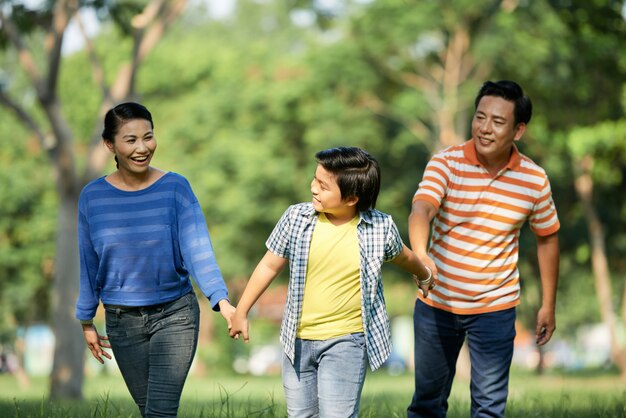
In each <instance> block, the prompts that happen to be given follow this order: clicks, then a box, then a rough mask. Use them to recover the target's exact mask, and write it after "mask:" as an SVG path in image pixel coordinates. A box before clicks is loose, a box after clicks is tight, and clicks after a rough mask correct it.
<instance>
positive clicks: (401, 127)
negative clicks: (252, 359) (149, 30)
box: [0, 0, 626, 357]
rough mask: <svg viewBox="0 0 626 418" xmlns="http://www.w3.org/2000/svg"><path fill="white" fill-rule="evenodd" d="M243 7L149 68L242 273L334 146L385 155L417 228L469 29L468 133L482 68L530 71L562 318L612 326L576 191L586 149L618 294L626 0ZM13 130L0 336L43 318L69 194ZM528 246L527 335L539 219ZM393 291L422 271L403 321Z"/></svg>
mask: <svg viewBox="0 0 626 418" xmlns="http://www.w3.org/2000/svg"><path fill="white" fill-rule="evenodd" d="M108 3H109V2H102V1H97V2H91V3H90V4H93V5H94V7H96V8H97V9H98V11H99V16H100V17H101V18H102V19H103V21H105V25H104V26H103V30H102V32H101V33H100V36H98V38H97V39H95V40H94V42H95V46H96V49H97V50H98V52H100V53H102V56H103V65H104V69H105V77H106V80H107V82H108V83H110V82H111V81H112V80H113V78H114V77H115V73H114V71H115V69H116V68H117V66H118V65H119V63H120V62H121V61H122V60H123V59H124V57H126V56H127V55H128V53H129V50H130V48H131V44H130V42H129V41H128V40H127V39H126V38H125V37H124V36H123V30H119V29H118V28H119V27H118V26H113V25H109V24H108V23H106V22H110V21H111V19H112V18H116V19H118V20H124V19H125V18H124V16H126V15H125V14H124V13H126V12H127V11H128V10H130V9H126V11H124V10H122V9H119V10H117V11H115V10H113V9H109V6H111V7H112V5H113V4H112V3H111V4H108ZM122 3H125V4H126V5H127V6H128V7H130V8H137V7H139V6H141V5H143V4H145V2H143V1H134V2H121V3H120V4H119V5H118V6H120V7H122V6H123V5H122ZM237 3H238V8H237V11H236V13H235V14H234V15H233V16H231V17H229V18H227V19H224V20H220V21H216V20H212V19H211V18H210V16H208V15H207V13H206V12H205V11H204V10H203V9H201V8H200V7H198V8H197V9H193V10H190V11H189V13H188V14H187V16H185V17H184V19H182V20H181V22H179V23H178V24H177V25H175V26H174V27H173V28H172V30H171V32H170V33H168V37H167V38H165V39H164V40H163V42H162V44H160V45H159V48H158V49H157V50H155V51H154V53H153V54H151V55H150V56H149V57H148V59H147V61H146V64H145V66H143V67H142V69H141V71H140V74H139V75H138V83H139V84H138V91H139V92H140V95H139V97H138V100H140V101H142V102H143V103H145V104H146V105H147V106H148V108H149V109H150V110H151V111H152V113H153V116H154V121H155V132H156V138H157V140H158V144H159V148H158V151H157V154H156V156H155V160H154V164H155V165H156V166H157V167H159V168H162V169H165V170H172V171H177V172H179V173H181V174H183V175H185V176H186V177H187V178H188V179H189V180H190V182H191V184H192V186H193V188H194V191H195V193H196V194H197V196H198V198H199V200H200V202H201V204H202V205H203V209H204V212H205V215H206V218H207V221H208V224H209V228H210V230H211V235H212V238H213V244H214V247H215V251H216V254H217V257H218V261H219V263H220V266H221V268H222V271H223V273H224V274H225V277H226V278H227V281H228V282H229V283H232V281H234V280H235V279H241V278H245V277H248V276H249V275H250V273H251V272H252V270H253V268H254V266H255V265H256V263H257V262H258V260H259V259H260V258H261V256H262V254H263V253H264V251H265V247H264V242H265V240H266V238H267V236H268V235H269V234H270V232H271V230H272V228H273V227H274V225H275V223H276V221H277V220H278V218H279V217H280V215H281V214H282V212H283V211H284V210H285V209H286V208H287V206H288V205H290V204H293V203H296V202H300V201H305V200H308V199H309V198H310V197H309V194H310V192H309V184H310V179H311V176H312V173H313V171H314V168H315V161H314V154H315V152H317V151H319V150H321V149H324V148H328V147H332V146H337V145H355V146H360V147H363V148H365V149H367V150H368V151H370V152H371V153H372V154H373V155H374V156H376V157H377V159H378V160H379V161H380V163H381V167H382V176H383V188H382V191H381V195H380V198H379V202H378V208H379V209H381V210H382V211H384V212H387V213H390V214H391V215H392V216H393V217H394V219H395V221H396V223H397V225H398V227H399V229H400V231H401V233H402V235H403V237H404V238H405V240H406V239H407V238H408V235H407V217H408V212H409V209H410V202H411V197H412V195H413V193H414V192H415V190H416V188H417V185H418V183H419V181H420V179H421V176H422V171H423V168H424V166H425V164H426V162H427V161H428V159H429V157H430V152H431V150H433V149H435V148H436V147H435V146H434V144H435V143H436V142H437V135H436V132H437V128H438V123H439V122H438V121H437V120H436V119H435V118H434V117H433V111H434V109H436V107H437V106H438V105H439V104H440V103H439V102H438V100H439V99H440V98H441V96H442V94H443V93H444V92H445V89H444V87H443V86H444V83H442V82H441V81H442V78H443V75H442V73H441V68H442V65H443V64H444V63H445V60H446V57H445V56H444V54H443V50H444V49H443V48H444V47H445V46H446V45H448V44H449V43H450V42H451V40H452V39H453V37H454V34H455V31H457V30H458V29H464V30H466V33H467V35H468V39H467V42H468V43H469V44H468V55H467V56H466V59H467V60H468V61H469V64H470V65H468V67H467V68H468V70H467V73H466V74H460V75H458V76H459V77H460V78H461V80H462V83H461V84H460V87H459V89H458V91H456V92H455V93H456V94H457V96H458V101H459V110H458V114H457V115H456V117H457V119H456V122H455V123H456V126H455V128H456V130H457V131H458V132H460V133H467V131H468V129H467V124H468V122H469V119H470V115H471V112H472V108H473V103H472V101H473V97H474V94H475V92H476V89H477V88H478V86H479V85H480V83H481V82H482V81H484V79H485V78H488V79H493V80H495V79H504V78H507V79H515V80H517V81H519V82H520V83H521V84H522V85H523V86H524V88H525V89H526V91H527V92H528V93H529V95H530V96H531V98H532V99H533V104H534V116H533V121H532V122H531V124H530V126H529V131H528V132H527V134H526V135H525V137H524V139H523V140H522V141H521V144H520V148H521V150H522V152H524V153H525V154H527V155H528V156H530V157H531V158H533V159H534V160H535V161H537V162H538V163H539V164H540V165H542V166H543V167H545V169H546V171H547V172H548V174H549V176H550V179H551V183H552V187H553V193H554V198H555V201H556V203H557V207H558V209H559V217H560V220H561V224H562V229H561V232H560V236H561V243H562V259H563V263H562V279H561V282H560V285H559V299H558V303H559V307H558V312H559V327H563V329H567V330H569V329H571V328H573V327H574V326H576V325H577V324H579V323H582V322H588V321H590V320H597V318H598V314H597V306H596V302H595V298H594V295H593V288H592V286H591V283H592V278H591V276H590V272H589V270H590V269H589V254H590V249H589V243H588V238H587V232H586V224H585V221H584V216H583V213H582V210H581V208H580V206H579V205H578V204H577V197H576V194H575V191H574V188H573V174H572V173H573V172H574V171H575V168H576V165H577V161H578V159H580V158H582V157H583V156H585V155H592V156H593V158H594V161H595V163H594V171H593V175H594V180H595V181H596V189H595V192H596V195H595V201H596V203H597V208H598V210H599V213H600V216H601V220H602V222H603V223H604V225H605V226H606V228H605V229H606V232H607V236H606V241H607V251H608V255H609V257H610V259H609V263H610V266H611V269H612V272H613V277H614V281H615V289H616V291H618V292H619V291H621V289H622V288H623V283H622V282H623V280H622V279H623V276H624V272H625V271H626V263H625V262H624V260H623V257H622V254H624V252H626V230H624V222H623V221H622V220H623V219H624V217H625V216H626V206H625V205H623V198H622V196H624V194H625V193H626V190H624V188H625V187H626V186H625V185H624V184H623V183H624V182H623V177H624V168H625V166H626V164H625V161H626V147H625V146H624V144H625V143H626V140H625V136H626V125H625V124H624V118H625V108H626V88H625V87H626V86H625V85H624V80H625V79H626V58H625V57H626V43H624V42H623V39H625V38H626V29H625V27H626V23H625V22H624V19H623V16H620V15H619V13H620V11H621V10H623V6H624V2H623V1H593V2H586V1H582V0H581V1H568V2H562V1H558V0H554V1H547V0H546V1H531V2H529V1H526V2H515V1H513V2H509V1H506V2H500V1H489V0H480V1H476V0H471V1H470V0H467V1H466V0H457V1H454V2H434V1H406V0H378V1H371V2H362V1H346V2H339V3H338V4H339V6H338V7H337V8H336V9H333V10H328V9H325V8H324V7H322V6H321V5H320V4H321V3H320V2H310V1H291V2H281V1H264V2H259V1H252V0H249V1H243V0H241V1H238V2H237ZM115 5H117V3H115ZM294 8H298V9H299V10H301V11H308V12H310V13H313V14H314V15H315V16H316V17H317V18H318V20H317V22H318V25H317V26H306V25H304V26H298V25H296V24H295V23H294V22H293V20H292V19H291V16H292V14H291V12H292V11H293V9H294ZM26 42H27V43H28V45H38V46H39V45H41V44H42V39H41V37H40V36H39V35H38V34H36V33H33V34H31V35H28V36H27V37H26ZM37 50H39V51H41V48H37ZM36 59H37V60H43V59H44V57H43V52H39V53H38V54H37V55H36ZM0 63H1V64H2V68H3V73H4V74H5V75H10V79H9V82H8V83H6V84H3V88H7V89H8V91H9V92H10V93H11V94H12V95H13V96H14V97H19V98H20V100H19V102H20V104H21V105H22V106H24V107H25V108H27V109H28V110H29V111H33V112H34V117H35V118H36V119H37V120H43V118H41V115H39V114H38V113H37V111H36V110H35V109H33V106H34V105H33V102H34V97H33V93H32V90H30V89H29V88H28V81H27V80H26V78H25V76H24V75H22V74H21V73H20V72H19V71H17V56H16V54H15V52H14V51H11V50H6V51H4V52H3V53H2V56H0ZM89 66H90V64H89V61H88V58H87V54H86V53H85V52H80V53H77V54H73V55H70V56H65V57H64V58H63V65H62V71H61V79H60V97H61V101H62V103H63V107H64V110H65V111H66V114H67V115H68V122H69V124H70V125H71V127H72V130H73V133H74V136H75V145H76V154H77V155H82V152H83V151H84V150H85V148H86V146H87V144H88V140H89V139H90V136H91V135H92V134H93V133H94V132H96V133H97V132H98V129H99V127H98V126H94V123H93V121H94V118H95V116H96V114H97V112H98V110H99V109H98V106H99V103H100V99H101V97H100V94H101V93H100V89H99V88H98V87H97V86H96V83H95V82H94V81H93V80H92V77H91V74H90V73H89V71H88V68H89ZM420 77H422V81H423V80H427V81H437V82H438V84H437V86H439V87H438V88H440V89H441V91H440V92H438V94H433V93H432V92H430V91H428V90H427V89H425V88H423V87H420V86H423V85H424V84H420V82H419V78H420ZM5 78H6V77H5ZM416 80H418V81H416ZM420 124H421V125H420ZM417 125H420V126H422V128H423V129H418V128H416V126H417ZM0 138H2V140H3V149H2V151H0V159H1V161H2V163H3V164H2V165H1V167H2V168H0V179H1V181H2V184H3V185H6V186H5V187H3V188H2V189H1V190H0V197H2V202H3V204H2V205H1V207H0V211H1V214H2V215H3V216H2V217H0V219H1V220H0V276H1V278H0V301H1V302H2V303H0V333H4V334H3V335H9V334H10V332H11V330H13V329H14V328H15V326H16V325H17V324H18V323H26V322H29V321H34V320H40V319H45V317H46V314H45V312H47V303H48V302H47V301H48V300H49V298H50V286H49V274H50V271H51V268H50V263H51V261H50V260H51V259H52V253H53V251H54V241H53V239H54V229H55V220H56V219H55V216H54V214H55V213H56V205H57V203H56V201H55V197H54V186H53V182H52V179H51V177H52V176H53V173H51V172H50V171H51V170H48V169H47V168H46V167H47V166H46V164H45V156H44V155H43V153H42V150H41V149H39V148H38V146H37V145H35V144H36V141H35V140H34V139H32V138H30V137H29V134H28V133H27V132H25V131H24V130H23V129H22V128H21V127H20V126H18V124H17V122H16V120H15V119H14V118H12V117H11V116H10V114H9V113H8V112H2V113H0ZM5 138H8V140H5ZM82 164H85V162H84V161H79V165H82ZM112 167H113V166H112V165H111V166H109V170H111V169H112ZM520 240H521V253H520V263H521V269H522V280H523V287H524V290H523V293H522V295H523V303H522V305H521V307H520V313H521V316H522V317H523V318H525V322H526V324H527V326H528V325H529V324H532V322H533V320H534V315H535V312H536V309H537V306H538V304H539V303H540V298H539V280H538V274H537V271H538V270H537V265H536V261H534V260H535V259H536V255H535V243H534V237H533V236H532V234H531V233H530V232H529V231H527V230H526V231H525V232H524V233H523V234H522V236H521V238H520ZM285 278H286V275H285V274H283V276H282V278H281V279H282V280H284V279H285ZM407 282H408V284H407ZM388 283H393V284H395V283H398V284H399V287H398V288H400V287H401V286H403V285H406V286H409V285H411V283H410V278H408V277H407V276H406V275H405V274H404V273H402V272H400V271H398V270H397V269H394V268H386V269H385V285H386V289H389V291H390V294H389V295H388V297H387V300H388V303H389V301H390V300H392V301H393V302H392V303H389V305H390V310H392V314H394V315H395V314H396V313H398V314H400V313H402V311H403V309H404V308H405V307H406V306H408V308H409V310H410V306H412V301H410V299H411V298H412V296H414V293H413V292H408V291H406V292H398V293H395V292H396V291H395V290H394V289H396V287H394V286H387V284H388ZM580 289H584V291H582V292H581V291H580ZM400 293H402V295H400ZM407 295H410V297H408V296H407ZM401 296H407V297H405V298H402V297H401ZM33 308H36V309H33ZM560 329H561V328H560ZM219 355H221V354H219V353H217V354H216V353H208V354H207V356H209V357H211V356H214V357H217V356H219Z"/></svg>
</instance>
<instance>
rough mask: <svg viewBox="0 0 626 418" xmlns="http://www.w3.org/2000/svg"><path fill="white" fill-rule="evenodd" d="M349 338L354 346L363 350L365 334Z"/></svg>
mask: <svg viewBox="0 0 626 418" xmlns="http://www.w3.org/2000/svg"><path fill="white" fill-rule="evenodd" d="M350 337H351V338H352V342H354V344H356V345H357V346H358V347H360V348H363V349H365V334H364V333H363V332H357V333H354V334H350Z"/></svg>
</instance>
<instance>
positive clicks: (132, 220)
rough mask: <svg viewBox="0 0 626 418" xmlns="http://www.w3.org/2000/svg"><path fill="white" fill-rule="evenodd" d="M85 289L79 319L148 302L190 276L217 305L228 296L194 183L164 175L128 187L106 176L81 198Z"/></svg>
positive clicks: (179, 290)
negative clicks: (107, 306)
mask: <svg viewBox="0 0 626 418" xmlns="http://www.w3.org/2000/svg"><path fill="white" fill-rule="evenodd" d="M78 212H79V214H78V243H79V249H80V292H79V295H78V300H77V302H76V318H78V319H83V320H84V319H91V318H93V316H94V315H95V313H96V309H97V307H98V304H99V303H100V301H102V303H104V304H111V305H124V306H149V305H156V304H160V303H165V302H169V301H172V300H175V299H177V298H179V297H180V296H183V295H184V294H186V293H188V292H189V291H191V289H192V284H191V281H190V279H189V276H190V275H191V276H192V277H193V278H194V280H195V281H196V283H197V284H198V287H199V288H200V289H201V291H202V293H204V295H205V296H206V297H207V298H208V299H209V301H210V303H211V305H212V306H213V309H214V310H218V307H217V303H218V302H219V301H220V300H222V299H225V298H227V297H228V291H227V289H226V285H225V283H224V280H223V278H222V274H221V272H220V269H219V267H218V265H217V262H216V261H215V256H214V253H213V247H212V245H211V239H210V237H209V231H208V229H207V225H206V222H205V219H204V215H203V214H202V210H201V208H200V204H199V203H198V200H197V199H196V196H195V195H194V193H193V191H192V190H191V186H190V185H189V182H188V181H187V180H186V179H185V178H184V177H183V176H181V175H179V174H176V173H171V172H170V173H166V174H165V175H163V176H162V177H161V178H160V179H158V180H157V181H156V182H155V183H154V184H152V185H151V186H150V187H148V188H146V189H144V190H139V191H133V192H128V191H123V190H119V189H117V188H115V187H113V186H112V185H111V184H109V183H108V182H107V181H106V180H105V179H104V177H101V178H99V179H96V180H94V181H92V182H90V183H89V184H87V186H85V188H84V189H83V190H82V192H81V195H80V198H79V201H78Z"/></svg>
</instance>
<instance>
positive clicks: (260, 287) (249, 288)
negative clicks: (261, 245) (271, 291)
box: [230, 251, 288, 342]
mask: <svg viewBox="0 0 626 418" xmlns="http://www.w3.org/2000/svg"><path fill="white" fill-rule="evenodd" d="M287 263H288V260H287V259H286V258H283V257H279V256H277V255H276V254H274V253H272V252H271V251H267V252H266V253H265V255H264V256H263V258H262V259H261V261H260V262H259V264H258V265H257V266H256V268H255V269H254V272H253V273H252V276H251V277H250V280H249V281H248V284H247V285H246V288H245V289H244V291H243V294H242V295H241V298H240V299H239V303H238V304H237V309H236V310H235V314H234V315H233V317H232V327H231V329H230V336H231V337H232V338H234V339H237V338H239V334H241V335H242V336H243V340H244V341H246V342H247V341H248V340H249V336H248V319H247V316H248V312H250V308H252V306H253V305H254V304H255V303H256V301H257V300H258V299H259V297H260V296H261V295H262V294H263V292H265V289H267V287H268V286H269V285H270V284H271V283H272V281H273V280H274V279H275V278H276V276H278V275H279V274H280V272H281V271H282V270H283V268H285V266H286V265H287Z"/></svg>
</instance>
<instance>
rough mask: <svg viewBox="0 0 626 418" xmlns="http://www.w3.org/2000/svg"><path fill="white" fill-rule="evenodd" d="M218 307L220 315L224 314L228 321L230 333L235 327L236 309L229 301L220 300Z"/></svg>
mask: <svg viewBox="0 0 626 418" xmlns="http://www.w3.org/2000/svg"><path fill="white" fill-rule="evenodd" d="M218 305H219V307H220V313H221V314H222V316H223V317H224V319H225V320H226V325H227V326H228V331H230V329H231V328H232V326H233V315H234V314H235V307H234V306H233V305H231V304H230V302H229V301H228V299H222V300H220V301H219V302H218Z"/></svg>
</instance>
